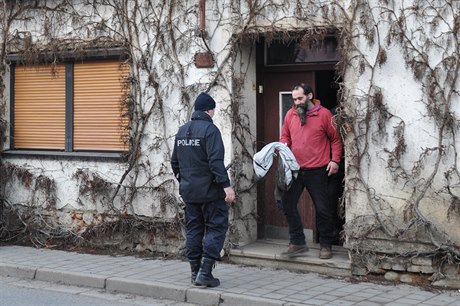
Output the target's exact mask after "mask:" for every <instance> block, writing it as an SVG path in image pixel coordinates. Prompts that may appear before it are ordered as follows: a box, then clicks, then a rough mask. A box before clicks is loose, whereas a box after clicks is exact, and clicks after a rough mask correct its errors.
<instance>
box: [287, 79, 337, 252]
mask: <svg viewBox="0 0 460 306" xmlns="http://www.w3.org/2000/svg"><path fill="white" fill-rule="evenodd" d="M292 99H293V101H294V104H293V107H292V108H291V109H290V110H289V111H288V112H287V113H286V116H285V118H284V123H283V127H282V131H281V138H280V142H282V143H284V144H286V145H287V146H288V147H289V148H290V149H291V151H292V153H293V154H294V156H295V158H296V160H297V163H298V164H299V165H300V171H299V175H298V176H297V178H296V179H295V180H294V182H293V183H292V185H291V187H290V188H289V190H287V191H286V192H285V193H284V195H283V198H282V206H283V211H284V215H285V217H286V221H287V223H288V226H289V237H290V241H289V248H288V250H287V251H286V252H283V255H285V256H287V257H296V256H302V255H303V254H304V253H305V252H307V251H308V250H309V248H308V246H307V244H306V241H305V234H304V232H303V224H302V220H301V218H300V215H299V211H298V209H297V202H298V201H299V198H300V196H301V194H302V192H303V190H304V188H307V190H308V192H309V193H310V196H311V198H312V200H313V204H314V206H315V210H316V227H317V229H318V233H319V242H320V252H319V258H321V259H329V258H331V257H332V244H333V242H334V241H335V232H336V231H335V220H336V213H337V207H336V203H333V202H332V201H330V200H329V196H328V176H331V175H334V174H335V173H337V171H338V169H339V163H340V158H341V156H342V141H341V139H340V135H339V134H338V132H337V130H336V127H335V123H334V120H333V117H332V113H331V112H330V111H329V110H328V109H326V108H324V107H322V106H321V103H320V101H319V100H316V99H314V96H313V90H312V88H311V87H310V86H309V85H306V84H303V83H299V84H296V85H295V86H294V87H293V88H292Z"/></svg>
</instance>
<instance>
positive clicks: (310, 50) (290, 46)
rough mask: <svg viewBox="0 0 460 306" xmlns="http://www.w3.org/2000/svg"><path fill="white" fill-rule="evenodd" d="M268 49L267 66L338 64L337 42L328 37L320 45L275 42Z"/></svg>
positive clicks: (333, 38) (298, 42)
mask: <svg viewBox="0 0 460 306" xmlns="http://www.w3.org/2000/svg"><path fill="white" fill-rule="evenodd" d="M266 48H267V53H266V54H267V59H266V64H267V65H286V64H306V63H329V62H338V61H339V53H338V51H337V40H336V38H335V37H327V38H325V39H324V41H323V42H322V43H321V44H319V45H316V46H315V45H312V44H309V43H303V42H300V41H292V42H289V43H283V42H280V41H273V42H271V43H270V44H269V45H267V46H266Z"/></svg>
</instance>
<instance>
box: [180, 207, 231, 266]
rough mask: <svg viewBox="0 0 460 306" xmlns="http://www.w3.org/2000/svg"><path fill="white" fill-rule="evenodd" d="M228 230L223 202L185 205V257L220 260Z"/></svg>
mask: <svg viewBox="0 0 460 306" xmlns="http://www.w3.org/2000/svg"><path fill="white" fill-rule="evenodd" d="M227 229H228V205H227V203H226V202H225V201H224V200H217V201H213V202H207V203H186V204H185V231H186V242H185V255H186V256H187V258H188V259H198V258H201V257H207V258H210V259H214V260H220V251H221V250H222V248H223V246H224V242H225V235H226V234H227Z"/></svg>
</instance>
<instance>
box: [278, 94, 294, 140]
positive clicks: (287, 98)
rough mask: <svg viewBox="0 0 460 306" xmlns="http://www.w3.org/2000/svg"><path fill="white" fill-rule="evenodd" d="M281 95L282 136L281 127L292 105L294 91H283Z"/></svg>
mask: <svg viewBox="0 0 460 306" xmlns="http://www.w3.org/2000/svg"><path fill="white" fill-rule="evenodd" d="M279 97H280V136H281V128H282V127H283V123H284V117H285V116H286V113H287V112H288V110H289V109H290V108H291V107H292V93H291V92H290V91H281V92H280V93H279Z"/></svg>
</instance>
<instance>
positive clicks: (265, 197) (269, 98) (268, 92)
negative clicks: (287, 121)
mask: <svg viewBox="0 0 460 306" xmlns="http://www.w3.org/2000/svg"><path fill="white" fill-rule="evenodd" d="M300 82H303V83H307V84H310V85H311V86H312V88H315V72H314V71H294V72H286V71H280V72H268V73H267V72H266V73H264V83H263V84H264V85H263V87H262V88H260V89H259V90H260V91H263V92H262V95H261V100H262V101H261V102H260V103H261V104H262V105H261V106H262V107H261V109H262V110H263V115H261V114H259V116H258V120H262V121H263V124H262V125H259V126H261V128H262V129H263V131H261V132H260V133H258V135H259V139H258V140H259V141H258V143H259V149H261V148H262V147H263V146H264V145H265V144H268V143H270V142H274V141H279V139H280V135H281V126H282V122H283V121H284V115H285V114H286V112H287V111H288V110H289V108H290V107H291V106H292V95H291V90H292V87H293V85H295V84H296V83H300ZM259 93H260V92H259ZM261 138H262V139H261ZM276 168H277V159H276V158H275V160H274V163H273V166H272V167H271V169H270V171H269V173H268V174H267V176H266V177H265V179H264V181H263V183H261V184H259V190H258V194H259V196H258V201H259V202H260V203H259V217H260V218H261V219H262V220H259V221H262V223H263V224H260V222H259V226H260V225H262V226H261V227H262V228H263V230H262V231H263V234H262V235H261V234H260V232H261V231H260V230H259V236H264V237H266V238H282V239H286V238H288V230H287V223H286V219H285V217H284V213H283V211H282V210H281V209H279V208H278V207H277V206H276V203H275V196H274V190H275V172H276ZM298 209H299V213H300V215H301V217H302V222H303V225H304V228H305V229H306V236H307V242H311V241H312V240H315V237H316V229H315V212H314V207H313V203H312V200H311V198H310V196H309V194H308V192H307V191H306V190H305V191H304V193H303V195H302V196H301V198H300V200H299V203H298Z"/></svg>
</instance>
